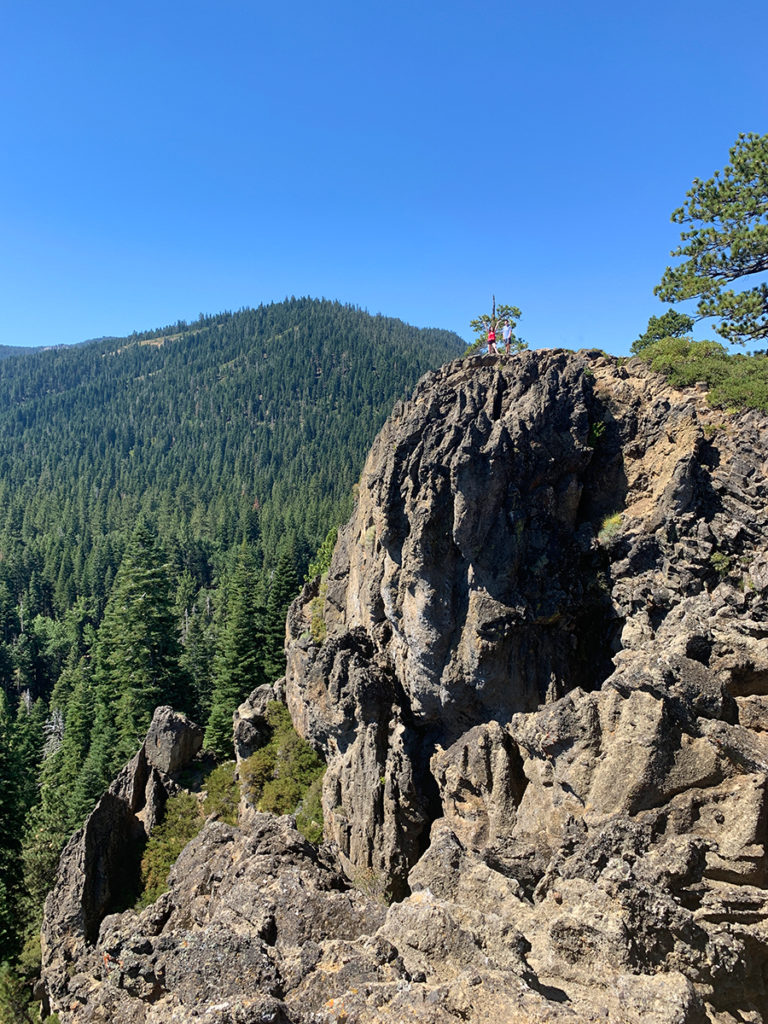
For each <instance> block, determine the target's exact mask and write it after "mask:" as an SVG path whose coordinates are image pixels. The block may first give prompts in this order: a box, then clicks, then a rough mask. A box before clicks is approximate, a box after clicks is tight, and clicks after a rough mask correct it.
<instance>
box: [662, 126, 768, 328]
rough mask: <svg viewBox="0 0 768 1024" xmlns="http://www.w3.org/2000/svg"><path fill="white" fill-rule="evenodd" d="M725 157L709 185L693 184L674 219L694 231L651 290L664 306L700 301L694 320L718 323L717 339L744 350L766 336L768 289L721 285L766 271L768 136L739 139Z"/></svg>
mask: <svg viewBox="0 0 768 1024" xmlns="http://www.w3.org/2000/svg"><path fill="white" fill-rule="evenodd" d="M730 158H731V162H730V163H729V164H728V165H727V166H726V167H725V168H724V170H723V171H722V173H721V172H720V171H716V172H715V175H714V177H712V178H710V179H709V181H699V179H698V178H696V179H695V180H694V182H693V186H692V187H691V189H690V190H689V191H688V192H687V193H686V202H685V204H684V205H683V206H681V207H680V209H679V210H675V212H674V213H673V214H672V220H673V221H675V222H676V223H678V224H690V225H692V227H691V229H690V230H688V231H683V232H682V233H681V236H680V237H681V239H682V241H683V243H684V244H683V245H681V246H679V247H678V248H677V249H674V250H673V251H672V255H673V256H682V257H685V260H684V262H683V263H681V264H680V265H679V266H677V267H667V269H666V270H665V271H664V276H663V277H662V279H661V282H660V284H658V285H657V287H656V288H655V289H654V291H655V294H656V295H658V296H659V298H661V299H662V301H664V302H682V301H683V300H685V299H692V298H698V299H699V303H698V306H697V307H696V310H697V313H698V315H699V317H700V318H701V317H710V316H712V317H718V318H719V319H720V323H719V324H717V325H716V327H715V330H716V331H717V333H718V334H719V335H721V336H722V337H723V338H725V340H726V341H729V342H735V343H737V344H740V345H743V344H744V343H745V342H748V341H757V340H758V339H760V338H765V337H768V284H766V283H765V281H763V282H762V283H759V284H757V285H755V286H754V287H752V288H747V289H745V290H744V291H740V292H735V291H733V290H732V289H728V290H725V288H724V286H725V285H727V284H729V283H730V282H731V281H736V280H739V279H740V278H742V277H750V276H752V275H754V274H765V273H767V272H768V135H755V134H753V133H751V132H750V133H748V134H746V135H744V134H742V135H739V137H738V139H737V140H736V145H735V146H734V147H733V148H732V149H731V152H730Z"/></svg>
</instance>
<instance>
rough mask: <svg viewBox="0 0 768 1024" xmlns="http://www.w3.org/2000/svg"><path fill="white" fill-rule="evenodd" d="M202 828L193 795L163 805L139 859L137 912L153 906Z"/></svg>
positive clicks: (200, 817) (181, 795) (174, 799)
mask: <svg viewBox="0 0 768 1024" xmlns="http://www.w3.org/2000/svg"><path fill="white" fill-rule="evenodd" d="M202 825H203V816H202V814H201V810H200V804H199V803H198V801H197V798H196V797H195V796H193V795H192V793H177V794H176V796H172V797H171V798H170V799H169V800H168V802H167V803H166V805H165V817H164V818H163V820H162V822H161V823H160V824H159V825H156V826H155V828H154V829H153V831H152V835H151V836H150V837H149V842H148V843H147V846H146V849H145V850H144V856H143V857H142V858H141V883H142V891H141V895H140V896H139V898H138V900H137V902H136V909H137V910H143V909H144V907H148V906H149V904H150V903H154V902H155V900H156V899H157V898H158V896H160V895H161V893H164V892H165V890H166V887H167V884H168V872H169V871H170V870H171V868H172V867H173V865H174V863H175V861H176V858H177V857H178V856H179V854H180V853H181V851H182V850H183V849H184V847H185V846H186V845H187V843H188V842H189V841H190V839H194V838H195V836H196V835H197V834H198V832H199V831H200V829H201V828H202Z"/></svg>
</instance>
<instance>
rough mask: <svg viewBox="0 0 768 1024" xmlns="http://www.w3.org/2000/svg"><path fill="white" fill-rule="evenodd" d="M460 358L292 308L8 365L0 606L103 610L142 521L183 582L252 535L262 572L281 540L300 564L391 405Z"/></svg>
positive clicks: (387, 326)
mask: <svg viewBox="0 0 768 1024" xmlns="http://www.w3.org/2000/svg"><path fill="white" fill-rule="evenodd" d="M463 349H464V343H463V342H462V341H461V339H460V338H459V337H458V336H457V335H455V334H453V333H450V332H447V331H440V330H419V329H417V328H414V327H411V326H409V325H408V324H405V323H403V322H402V321H400V320H395V319H390V318H387V317H383V316H371V315H369V314H367V313H364V312H362V311H361V310H359V309H357V308H354V307H350V306H345V305H342V304H340V303H337V302H328V301H315V300H310V299H291V300H290V301H286V302H283V303H278V304H273V305H268V306H261V307H259V308H258V309H246V310H242V311H240V312H237V313H223V314H221V315H218V316H210V317H201V318H200V319H199V320H198V321H196V322H195V323H192V324H187V323H185V322H183V321H179V322H178V323H176V324H174V325H172V326H169V327H166V328H163V329H162V330H156V331H148V332H145V333H141V334H133V335H131V336H130V337H127V338H122V339H115V338H106V339H100V340H98V341H94V342H89V343H86V344H83V345H79V346H72V347H59V348H56V349H51V350H46V351H39V352H37V353H33V354H31V355H29V358H26V359H23V360H11V361H7V360H6V361H5V362H3V363H2V364H0V554H1V555H2V560H1V561H0V590H2V582H3V579H4V578H5V579H6V580H8V589H9V592H10V594H11V595H12V596H13V599H14V601H15V602H16V603H18V600H19V595H20V594H23V593H26V592H28V591H29V588H30V587H32V588H33V589H34V590H35V592H36V595H37V596H35V595H32V596H30V605H31V608H33V609H34V608H39V609H40V610H45V611H50V609H51V604H52V600H53V598H52V594H53V591H54V590H55V588H56V583H57V580H59V577H60V576H61V577H62V585H65V587H66V589H67V591H69V592H71V593H77V594H81V595H83V594H84V595H92V594H95V595H96V596H97V597H98V598H99V600H100V601H103V599H104V598H105V596H106V590H107V588H108V585H109V580H110V578H111V575H112V574H113V573H114V571H115V569H116V567H117V564H119V559H120V556H121V554H122V550H123V547H124V542H125V537H126V535H127V534H128V533H129V532H130V530H131V528H132V525H133V523H134V521H135V519H136V517H137V515H138V513H139V512H140V511H145V512H148V513H150V514H151V515H152V516H153V517H154V518H155V519H156V520H157V522H158V526H159V528H160V531H161V534H162V535H163V538H164V540H165V541H166V543H168V544H170V545H171V546H172V547H173V546H175V548H176V550H177V558H178V560H179V564H180V565H187V566H189V567H190V569H191V571H192V572H193V575H194V576H195V578H196V580H197V581H198V582H204V581H205V580H206V579H209V578H210V574H211V572H212V565H213V563H214V562H215V560H216V558H217V557H218V555H219V554H220V553H221V552H223V551H226V550H228V549H229V548H231V546H232V545H235V544H237V543H238V541H239V539H240V538H241V537H243V536H246V537H248V538H249V539H250V540H252V541H253V540H254V538H255V536H256V534H258V537H259V543H260V544H261V546H262V549H263V552H264V556H265V559H266V561H267V562H269V561H270V559H271V558H272V557H273V553H274V551H275V550H276V546H277V545H278V543H279V542H280V541H281V540H285V538H286V537H287V536H289V537H290V538H291V539H292V541H293V542H294V543H295V546H296V550H297V552H298V553H299V554H298V560H299V568H301V567H302V566H305V564H306V559H307V558H308V557H309V556H310V555H311V554H312V552H313V551H314V550H315V549H316V548H317V546H318V544H319V542H320V541H321V540H322V539H323V537H324V536H325V534H326V532H327V530H328V527H329V525H332V524H334V523H335V522H337V521H339V519H340V517H341V516H342V515H346V514H347V513H348V511H349V508H350V507H351V492H352V487H353V485H354V483H355V482H356V480H357V477H358V474H359V471H360V468H361V466H362V461H363V459H364V456H365V453H366V452H367V450H368V448H369V446H370V444H371V442H372V440H373V437H374V436H375V434H376V432H377V430H378V429H379V427H380V426H381V424H382V423H383V421H384V419H385V418H386V416H387V415H388V413H389V412H390V410H391V408H392V405H393V403H394V402H395V400H396V399H397V398H399V397H401V396H404V395H406V394H407V393H408V392H409V391H410V390H411V389H412V387H413V385H414V384H415V382H416V380H417V379H418V378H419V377H420V376H421V375H422V374H423V373H424V372H425V371H427V370H428V369H431V368H433V367H436V366H438V365H440V364H441V363H443V362H445V361H446V360H449V359H452V358H454V357H456V356H457V355H459V354H460V353H461V352H462V351H463ZM25 351H28V350H25ZM217 553H218V554H217ZM70 562H71V563H72V565H71V568H70ZM62 567H63V568H62ZM67 575H70V576H71V582H69V583H67V584H63V579H64V577H65V576H67ZM1 605H2V601H1V600H0V611H1Z"/></svg>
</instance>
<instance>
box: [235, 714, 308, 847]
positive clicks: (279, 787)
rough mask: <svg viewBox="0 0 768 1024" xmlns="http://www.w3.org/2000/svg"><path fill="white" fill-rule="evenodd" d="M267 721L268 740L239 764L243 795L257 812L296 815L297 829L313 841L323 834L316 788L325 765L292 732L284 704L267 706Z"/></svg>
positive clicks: (293, 731) (303, 741)
mask: <svg viewBox="0 0 768 1024" xmlns="http://www.w3.org/2000/svg"><path fill="white" fill-rule="evenodd" d="M267 720H268V722H269V725H270V728H271V730H272V738H271V739H270V741H269V743H268V744H267V745H266V746H264V747H262V748H261V749H260V750H257V751H256V752H255V753H254V754H252V755H251V756H250V757H249V758H247V760H245V761H243V762H242V763H241V765H240V782H241V785H242V787H243V792H244V794H245V795H246V797H247V798H248V799H249V800H250V801H251V803H253V804H255V805H256V806H257V807H258V808H259V810H261V811H271V812H272V813H273V814H293V813H294V812H296V813H297V819H296V824H297V826H298V827H299V830H300V831H301V832H303V834H304V835H305V836H306V838H307V839H309V840H310V841H311V842H317V841H318V840H319V838H320V837H322V832H323V816H322V807H321V805H320V789H319V787H320V786H321V784H322V777H323V774H324V773H325V765H324V764H323V761H322V759H321V758H320V757H319V756H318V755H317V754H316V753H315V751H314V750H313V749H312V747H311V746H310V745H309V743H307V742H306V740H303V739H302V738H301V737H300V736H299V735H298V734H297V733H296V731H295V730H294V728H293V725H292V723H291V716H290V714H289V712H288V709H287V708H286V707H285V705H284V704H279V703H277V702H276V701H275V702H273V703H271V704H270V705H269V706H268V708H267Z"/></svg>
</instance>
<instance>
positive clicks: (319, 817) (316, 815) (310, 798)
mask: <svg viewBox="0 0 768 1024" xmlns="http://www.w3.org/2000/svg"><path fill="white" fill-rule="evenodd" d="M322 796H323V776H322V775H318V777H317V778H316V779H315V780H314V781H313V782H311V783H310V785H309V788H308V789H307V791H306V793H304V796H303V798H302V800H301V804H300V806H299V809H298V811H297V812H296V828H297V829H298V830H299V832H301V834H302V835H303V836H304V838H305V839H308V840H309V841H310V843H315V844H317V843H320V842H322V839H323V802H322Z"/></svg>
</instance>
